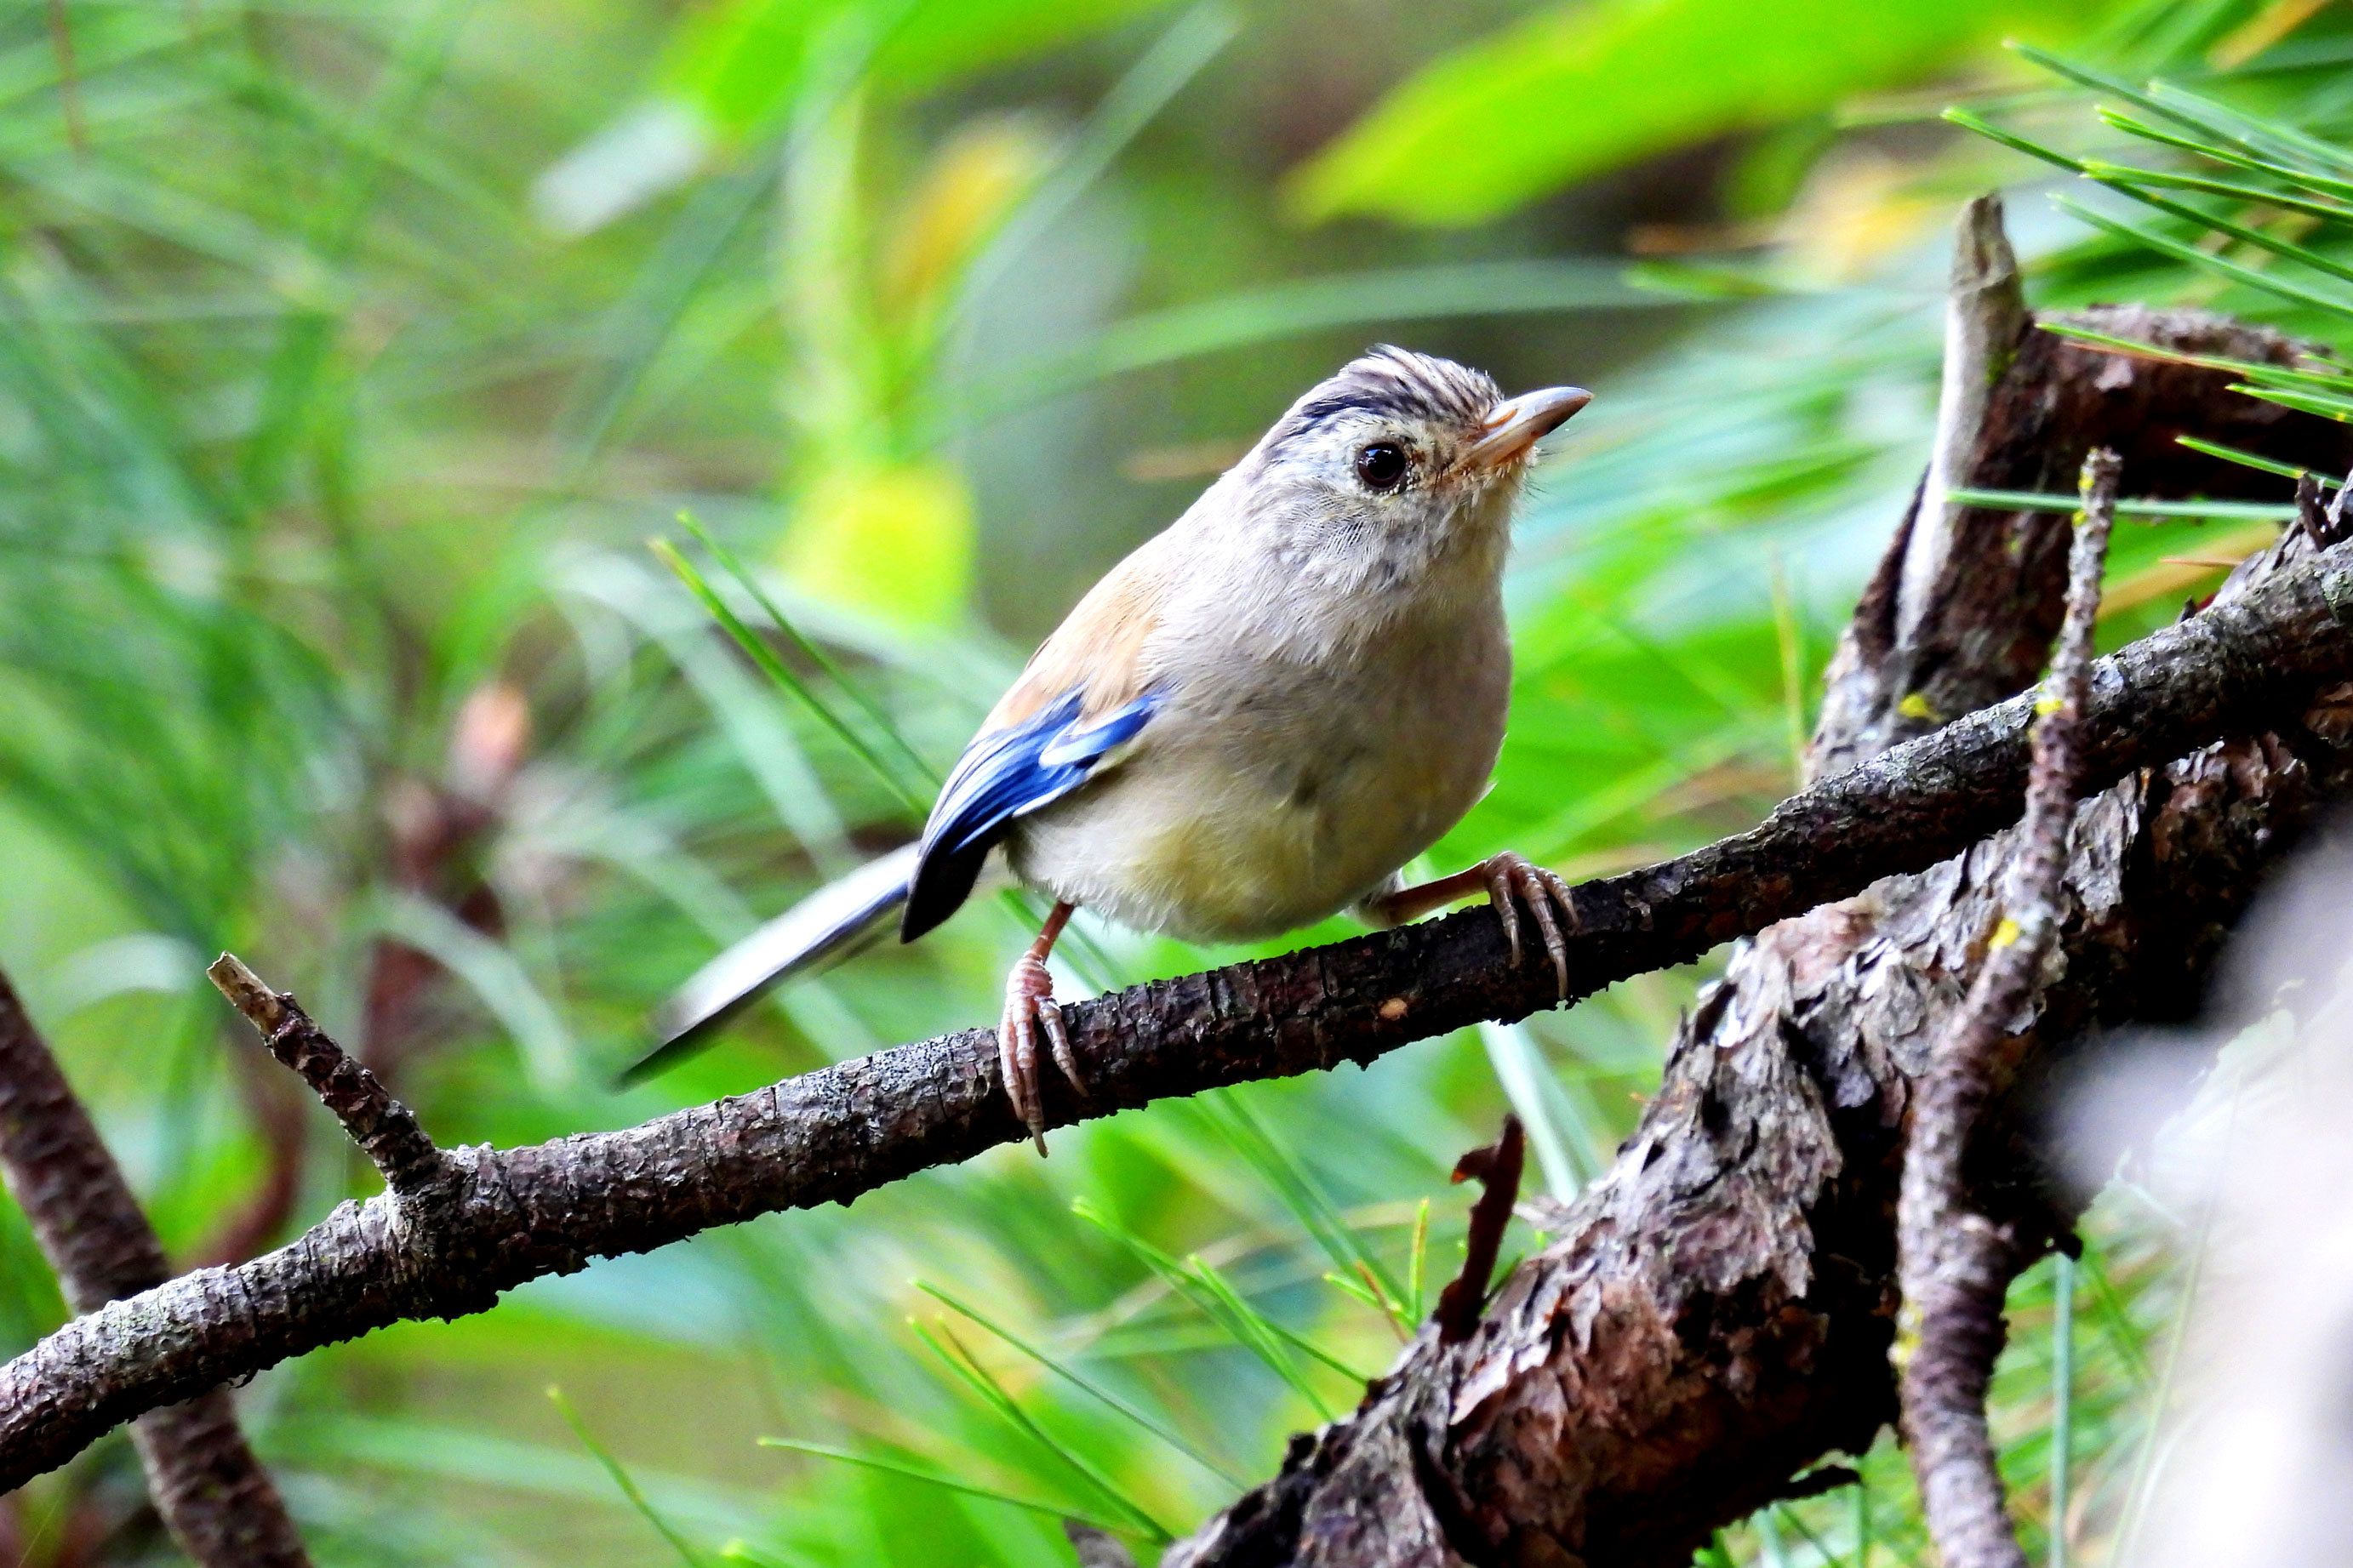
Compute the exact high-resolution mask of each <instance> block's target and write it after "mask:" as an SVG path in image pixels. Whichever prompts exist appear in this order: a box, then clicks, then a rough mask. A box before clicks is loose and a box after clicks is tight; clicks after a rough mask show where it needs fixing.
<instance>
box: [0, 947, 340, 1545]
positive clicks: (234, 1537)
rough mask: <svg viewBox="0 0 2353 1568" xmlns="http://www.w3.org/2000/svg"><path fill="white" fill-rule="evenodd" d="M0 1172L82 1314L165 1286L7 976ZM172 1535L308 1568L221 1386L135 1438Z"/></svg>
mask: <svg viewBox="0 0 2353 1568" xmlns="http://www.w3.org/2000/svg"><path fill="white" fill-rule="evenodd" d="M0 1173H5V1176H6V1178H7V1183H8V1190H9V1191H10V1192H11V1193H12V1194H15V1195H16V1202H17V1205H18V1206H20V1207H21V1208H22V1209H23V1210H24V1211H25V1217H26V1220H27V1221H28V1222H30V1224H31V1226H32V1228H33V1237H34V1239H35V1240H36V1241H37V1242H38V1243H39V1245H40V1248H41V1254H42V1256H43V1257H45V1258H47V1259H48V1260H49V1264H50V1267H52V1268H55V1269H56V1270H57V1271H58V1284H59V1285H60V1286H62V1287H63V1288H64V1291H65V1297H66V1300H67V1301H68V1303H69V1304H70V1305H71V1306H72V1308H73V1309H74V1310H76V1311H78V1312H90V1311H95V1310H98V1309H99V1308H100V1307H102V1306H104V1305H105V1304H106V1303H107V1302H109V1301H111V1300H120V1299H121V1298H123V1297H126V1296H134V1295H137V1294H138V1293H139V1292H140V1291H142V1290H145V1289H151V1288H153V1287H154V1286H156V1285H160V1284H162V1283H163V1282H164V1278H165V1276H166V1275H167V1274H168V1273H169V1265H168V1264H167V1263H166V1261H165V1259H164V1247H163V1244H162V1243H161V1242H159V1241H157V1240H156V1239H155V1231H154V1228H153V1226H150V1225H149V1224H148V1223H147V1216H146V1215H144V1214H142V1212H141V1211H140V1208H139V1202H138V1199H137V1198H135V1197H134V1196H132V1192H131V1186H130V1184H129V1183H127V1182H125V1181H124V1180H123V1177H122V1171H121V1167H119V1166H118V1165H116V1164H115V1163H114V1157H113V1156H112V1155H111V1154H110V1153H108V1152H107V1150H106V1145H105V1143H104V1142H102V1141H100V1137H99V1134H98V1128H97V1126H96V1125H95V1124H94V1123H92V1122H91V1121H90V1113H89V1112H88V1111H87V1110H84V1109H83V1108H82V1103H81V1101H80V1100H79V1099H78V1098H77V1097H76V1096H75V1094H74V1092H73V1089H72V1086H71V1085H69V1084H68V1083H67V1082H66V1078H65V1074H64V1073H63V1072H62V1071H60V1070H59V1069H58V1062H57V1058H56V1057H55V1056H53V1055H52V1054H50V1051H49V1047H48V1044H47V1041H45V1040H44V1039H42V1037H41V1035H40V1031H39V1030H38V1029H37V1027H36V1026H34V1023H33V1020H32V1016H31V1015H29V1014H28V1013H26V1010H25V1006H24V1004H23V1003H22V1002H20V1001H19V1000H18V999H17V997H16V991H15V989H14V988H13V987H12V986H11V985H10V984H8V977H7V976H6V975H5V973H0ZM132 1442H133V1444H134V1445H135V1446H136V1447H137V1448H138V1450H139V1460H140V1464H141V1465H142V1468H144V1469H145V1470H146V1473H147V1487H148V1490H149V1492H150V1494H151V1495H152V1496H153V1498H154V1500H155V1510H156V1512H158V1513H159V1514H161V1515H162V1516H163V1519H164V1526H165V1528H167V1529H168V1530H170V1531H171V1532H172V1536H173V1539H174V1540H175V1541H177V1542H179V1543H180V1546H181V1548H182V1550H184V1551H185V1552H187V1554H188V1555H189V1557H190V1558H192V1559H194V1560H195V1562H196V1563H200V1564H202V1565H203V1568H309V1563H310V1558H309V1557H308V1556H307V1555H306V1554H305V1553H304V1552H303V1550H302V1538H301V1535H299V1534H298V1533H297V1532H296V1531H295V1529H294V1521H292V1520H291V1519H290V1518H288V1517H287V1513H286V1505H285V1503H284V1502H283V1501H282V1500H280V1498H279V1495H278V1489H277V1488H276V1487H275V1486H274V1485H272V1484H271V1482H270V1479H269V1472H267V1471H265V1470H264V1469H263V1468H261V1465H260V1462H259V1460H257V1459H256V1458H254V1457H253V1450H252V1449H250V1448H249V1447H247V1446H246V1441H245V1434H244V1433H243V1432H242V1431H240V1430H238V1428H237V1406H236V1405H235V1404H234V1403H233V1402H232V1400H231V1399H230V1396H229V1393H228V1391H227V1389H225V1388H216V1389H212V1390H210V1391H209V1392H206V1393H203V1394H197V1395H196V1396H195V1398H193V1399H190V1400H187V1401H186V1402H185V1403H183V1404H179V1405H169V1406H167V1407H165V1408H164V1409H161V1410H157V1411H153V1412H152V1413H151V1414H149V1415H144V1416H142V1417H141V1418H140V1420H139V1422H138V1423H137V1424H136V1425H135V1426H133V1427H132Z"/></svg>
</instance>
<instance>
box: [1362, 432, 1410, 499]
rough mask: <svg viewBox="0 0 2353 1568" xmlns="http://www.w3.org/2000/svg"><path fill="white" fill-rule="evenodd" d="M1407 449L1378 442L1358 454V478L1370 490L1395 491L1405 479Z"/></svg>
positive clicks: (1385, 442)
mask: <svg viewBox="0 0 2353 1568" xmlns="http://www.w3.org/2000/svg"><path fill="white" fill-rule="evenodd" d="M1405 470H1406V460H1405V448H1404V447H1398V446H1394V445H1392V444H1390V443H1389V442H1387V441H1376V442H1374V443H1373V444H1372V445H1371V446H1369V447H1365V448H1364V449H1363V450H1361V451H1359V452H1358V453H1357V454H1356V477H1357V478H1358V479H1362V480H1364V481H1365V486H1366V489H1376V490H1393V489H1397V488H1398V485H1399V484H1400V483H1401V482H1403V480H1404V479H1405Z"/></svg>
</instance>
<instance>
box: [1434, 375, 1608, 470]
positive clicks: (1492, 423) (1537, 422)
mask: <svg viewBox="0 0 2353 1568" xmlns="http://www.w3.org/2000/svg"><path fill="white" fill-rule="evenodd" d="M1592 401H1593V394H1591V393H1589V392H1588V391H1586V390H1585V388H1583V387H1581V386H1547V387H1546V388H1545V389H1544V390H1543V391H1542V392H1524V393H1522V394H1520V395H1519V396H1517V397H1507V398H1505V399H1504V401H1503V402H1501V403H1498V404H1497V405H1495V406H1494V407H1493V409H1491V410H1490V411H1489V412H1488V415H1487V417H1486V420H1485V422H1484V423H1483V424H1482V425H1481V426H1480V427H1479V439H1478V440H1476V441H1474V442H1472V446H1471V449H1470V450H1469V451H1468V452H1466V453H1464V454H1463V458H1462V460H1463V462H1464V463H1465V464H1466V465H1468V466H1469V467H1471V468H1502V467H1503V466H1504V464H1505V463H1508V462H1511V461H1512V460H1513V459H1514V458H1521V457H1525V455H1526V454H1527V450H1528V448H1529V447H1533V446H1535V444H1536V443H1537V442H1538V441H1541V440H1543V439H1544V438H1545V437H1546V436H1549V435H1551V434H1552V433H1553V432H1554V431H1555V430H1557V429H1559V428H1560V427H1561V426H1563V425H1565V424H1567V422H1568V416H1570V415H1572V414H1574V413H1576V412H1577V410H1578V409H1580V408H1582V407H1584V406H1585V405H1587V404H1588V403H1590V402H1592Z"/></svg>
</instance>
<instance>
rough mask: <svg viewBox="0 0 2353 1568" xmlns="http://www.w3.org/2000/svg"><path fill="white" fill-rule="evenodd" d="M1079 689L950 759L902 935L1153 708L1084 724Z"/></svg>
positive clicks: (935, 916) (1136, 707) (925, 921)
mask: <svg viewBox="0 0 2353 1568" xmlns="http://www.w3.org/2000/svg"><path fill="white" fill-rule="evenodd" d="M1083 697H1084V693H1083V692H1082V691H1081V690H1079V689H1071V690H1070V691H1068V692H1065V693H1064V694H1063V695H1062V696H1061V697H1060V698H1058V699H1057V700H1054V701H1052V702H1050V703H1048V704H1047V705H1046V706H1045V707H1044V708H1042V709H1040V710H1039V711H1037V712H1036V713H1034V714H1032V715H1030V716H1029V718H1028V719H1025V720H1023V721H1021V722H1020V723H1018V724H1011V725H1008V726H1007V727H1006V728H1004V729H1002V730H997V731H991V732H990V733H988V734H986V735H982V736H979V737H977V738H976V739H975V740H974V742H972V744H971V745H969V746H967V747H965V753H964V755H963V756H962V757H960V758H958V759H957V761H956V765H955V771H954V772H953V773H949V774H948V781H947V783H946V784H944V786H942V788H941V790H940V798H939V801H938V803H937V804H936V805H934V806H933V807H932V816H931V821H930V822H929V823H928V824H926V825H925V826H924V828H923V847H922V849H921V852H920V855H919V858H917V860H916V864H915V874H914V877H913V880H912V881H911V882H910V883H909V887H908V896H907V907H906V910H905V911H904V912H903V913H902V916H901V917H900V923H899V936H900V940H901V941H902V942H913V941H914V940H915V938H917V937H919V936H921V935H923V933H924V932H925V931H929V930H931V929H932V928H933V927H934V926H935V925H938V924H939V923H940V922H941V921H944V920H945V919H947V918H948V916H950V915H952V914H954V913H955V910H956V909H957V908H958V906H960V905H961V904H963V902H964V901H965V899H966V898H967V897H969V896H970V895H971V892H972V888H973V883H974V882H975V881H976V880H977V879H979V876H980V868H981V864H982V862H983V861H985V860H987V858H988V852H989V850H990V849H991V848H992V847H995V846H996V844H997V840H998V839H1000V838H1003V837H1005V833H1006V829H1007V828H1008V826H1011V824H1012V823H1013V821H1014V819H1015V818H1017V817H1019V816H1024V815H1026V814H1028V813H1029V812H1032V811H1036V810H1038V809H1039V807H1040V806H1045V805H1052V804H1053V803H1054V802H1055V801H1058V800H1060V799H1061V798H1062V797H1063V796H1064V795H1068V794H1070V793H1071V791H1072V790H1074V789H1076V788H1078V787H1079V786H1080V785H1081V784H1084V783H1086V782H1087V779H1088V776H1089V775H1090V774H1092V773H1093V772H1094V770H1095V768H1096V766H1097V765H1098V764H1100V763H1102V761H1103V758H1104V757H1106V756H1108V755H1110V754H1111V752H1113V750H1114V749H1116V748H1118V747H1120V746H1123V745H1125V744H1126V743H1127V742H1130V741H1132V740H1134V738H1135V737H1136V735H1137V734H1138V733H1139V732H1141V731H1142V730H1143V729H1144V726H1145V724H1146V723H1147V722H1149V721H1150V720H1151V718H1152V714H1153V710H1155V708H1157V707H1158V706H1159V703H1160V700H1159V698H1158V696H1157V695H1155V694H1154V693H1151V692H1146V693H1145V695H1143V696H1141V697H1138V698H1136V699H1135V700H1134V701H1132V702H1128V703H1125V704H1124V705H1123V706H1121V707H1118V708H1114V709H1113V710H1111V711H1110V712H1108V713H1105V714H1103V715H1102V716H1101V717H1100V718H1096V719H1093V720H1092V721H1086V722H1085V723H1083V724H1082V722H1081V720H1080V716H1079V710H1080V706H1081V704H1082V700H1083Z"/></svg>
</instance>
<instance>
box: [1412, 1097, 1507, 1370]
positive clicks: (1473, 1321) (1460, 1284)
mask: <svg viewBox="0 0 2353 1568" xmlns="http://www.w3.org/2000/svg"><path fill="white" fill-rule="evenodd" d="M1526 1153H1527V1138H1526V1135H1525V1133H1524V1132H1523V1131H1521V1128H1520V1119H1519V1118H1518V1117H1516V1116H1514V1115H1511V1114H1509V1113H1508V1112H1507V1113H1505V1115H1504V1134H1503V1136H1502V1137H1500V1138H1498V1139H1496V1140H1495V1142H1493V1143H1490V1144H1488V1145H1486V1146H1485V1147H1484V1148H1480V1149H1473V1150H1472V1151H1471V1152H1469V1153H1468V1154H1465V1155H1463V1156H1462V1158H1461V1159H1460V1160H1458V1161H1457V1162H1455V1165H1454V1179H1455V1180H1456V1181H1458V1182H1467V1181H1471V1180H1473V1179H1476V1180H1477V1181H1478V1183H1479V1184H1480V1193H1479V1198H1478V1201H1477V1202H1475V1203H1473V1204H1472V1205H1471V1234H1470V1235H1469V1236H1468V1237H1466V1238H1465V1239H1464V1241H1463V1247H1462V1271H1461V1273H1459V1274H1457V1275H1456V1276H1455V1277H1454V1278H1453V1279H1450V1280H1448V1281H1447V1282H1446V1289H1443V1290H1440V1292H1439V1293H1438V1310H1437V1311H1436V1312H1434V1313H1432V1314H1431V1317H1432V1318H1433V1319H1434V1320H1435V1321H1436V1322H1437V1324H1438V1338H1439V1340H1440V1342H1441V1343H1444V1344H1450V1345H1451V1344H1460V1343H1461V1342H1462V1341H1464V1340H1467V1339H1469V1338H1470V1337H1471V1331H1472V1330H1473V1329H1475V1328H1477V1327H1478V1326H1479V1309H1480V1308H1482V1307H1483V1306H1485V1305H1486V1302H1487V1283H1488V1281H1489V1280H1490V1279H1493V1277H1494V1273H1495V1259H1496V1258H1497V1257H1499V1256H1500V1255H1501V1254H1502V1252H1503V1250H1504V1228H1505V1227H1506V1226H1509V1225H1510V1224H1511V1223H1512V1205H1514V1204H1516V1203H1518V1202H1519V1201H1520V1168H1521V1166H1522V1165H1523V1164H1524V1163H1525V1159H1526Z"/></svg>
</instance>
